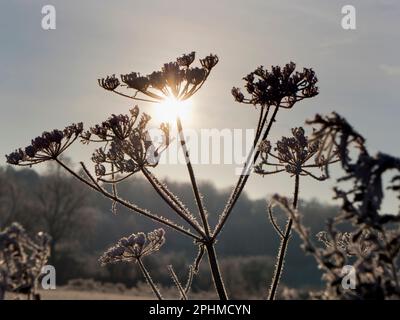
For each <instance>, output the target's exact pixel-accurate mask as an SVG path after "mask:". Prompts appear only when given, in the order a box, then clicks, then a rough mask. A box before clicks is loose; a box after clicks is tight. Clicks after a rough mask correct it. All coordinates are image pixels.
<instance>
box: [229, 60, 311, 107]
mask: <svg viewBox="0 0 400 320" xmlns="http://www.w3.org/2000/svg"><path fill="white" fill-rule="evenodd" d="M295 69H296V64H295V63H293V62H290V63H288V64H286V66H285V67H283V68H281V67H279V66H272V67H271V70H267V69H264V67H262V66H260V67H258V68H257V69H256V70H255V71H253V72H251V73H249V74H248V75H247V76H246V77H244V78H243V80H245V82H246V85H245V88H246V91H247V92H248V94H249V95H250V96H249V97H246V96H245V95H244V94H243V93H242V92H241V90H240V89H238V88H235V87H234V88H233V89H232V95H233V97H234V98H235V100H236V101H238V102H241V103H247V104H252V105H260V106H266V107H269V106H271V105H273V106H277V107H278V106H279V107H282V108H291V107H293V105H294V104H295V103H296V102H298V101H300V100H303V99H306V98H311V97H314V96H316V95H317V94H318V87H317V86H316V83H317V82H318V79H317V77H316V75H315V72H314V71H313V70H312V69H307V68H304V69H303V71H302V72H298V71H296V72H295Z"/></svg>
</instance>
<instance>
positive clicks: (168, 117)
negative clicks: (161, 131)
mask: <svg viewBox="0 0 400 320" xmlns="http://www.w3.org/2000/svg"><path fill="white" fill-rule="evenodd" d="M191 107H192V103H191V101H189V100H185V101H179V100H176V99H173V98H167V99H165V100H164V101H163V102H161V103H157V104H155V105H154V108H155V110H154V111H155V112H154V114H155V118H156V119H157V120H159V121H160V122H168V123H171V124H172V123H174V122H175V121H176V118H177V117H178V116H179V117H180V118H181V120H182V121H184V122H186V123H187V122H188V121H190V115H191V109H192V108H191Z"/></svg>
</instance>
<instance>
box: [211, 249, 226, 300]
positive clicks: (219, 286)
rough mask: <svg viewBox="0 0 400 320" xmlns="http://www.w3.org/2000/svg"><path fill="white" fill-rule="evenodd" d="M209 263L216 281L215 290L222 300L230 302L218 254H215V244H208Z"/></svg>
mask: <svg viewBox="0 0 400 320" xmlns="http://www.w3.org/2000/svg"><path fill="white" fill-rule="evenodd" d="M206 249H207V254H208V262H209V263H210V269H211V272H212V276H213V279H214V286H215V290H216V291H217V293H218V296H219V298H220V299H221V300H224V301H225V300H228V295H227V293H226V290H225V285H224V282H223V281H222V276H221V271H220V269H219V265H218V259H217V254H216V252H215V248H214V244H213V243H210V244H206Z"/></svg>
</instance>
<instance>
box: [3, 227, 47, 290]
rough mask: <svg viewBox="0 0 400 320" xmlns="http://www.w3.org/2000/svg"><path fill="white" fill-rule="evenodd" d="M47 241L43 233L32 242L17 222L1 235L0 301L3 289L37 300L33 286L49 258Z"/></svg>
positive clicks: (34, 286)
mask: <svg viewBox="0 0 400 320" xmlns="http://www.w3.org/2000/svg"><path fill="white" fill-rule="evenodd" d="M50 241H51V240H50V236H48V235H47V234H46V233H43V232H39V233H38V234H37V235H36V237H35V238H34V239H31V238H30V237H29V235H28V234H27V232H26V231H25V229H24V228H23V227H22V226H21V225H20V224H18V223H13V224H12V225H11V226H9V227H8V228H6V229H5V230H3V231H1V232H0V298H1V291H2V288H3V290H6V291H10V292H13V293H17V294H28V295H29V296H31V295H33V297H34V298H37V297H38V296H37V295H36V293H35V290H36V285H37V281H38V278H39V277H40V274H41V270H42V267H43V266H44V265H45V264H46V263H47V260H48V258H49V256H50ZM3 293H4V292H3Z"/></svg>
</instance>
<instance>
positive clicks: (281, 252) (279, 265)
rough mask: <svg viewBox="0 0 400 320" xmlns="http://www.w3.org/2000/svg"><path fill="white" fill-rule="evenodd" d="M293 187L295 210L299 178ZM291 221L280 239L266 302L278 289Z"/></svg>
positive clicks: (271, 298)
mask: <svg viewBox="0 0 400 320" xmlns="http://www.w3.org/2000/svg"><path fill="white" fill-rule="evenodd" d="M295 179H296V180H295V185H294V194H293V203H292V205H293V208H294V209H296V208H297V204H298V199H299V187H300V176H299V175H296V176H295ZM292 225H293V219H292V218H289V219H288V222H287V224H286V228H285V233H284V235H283V237H282V238H281V245H280V248H279V253H278V257H277V262H276V266H275V271H274V277H273V279H272V284H271V289H270V292H269V296H268V300H274V299H275V296H276V291H277V289H278V285H279V281H280V278H281V275H282V271H283V264H284V261H285V256H286V251H287V248H288V244H289V239H290V234H291V231H292Z"/></svg>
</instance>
